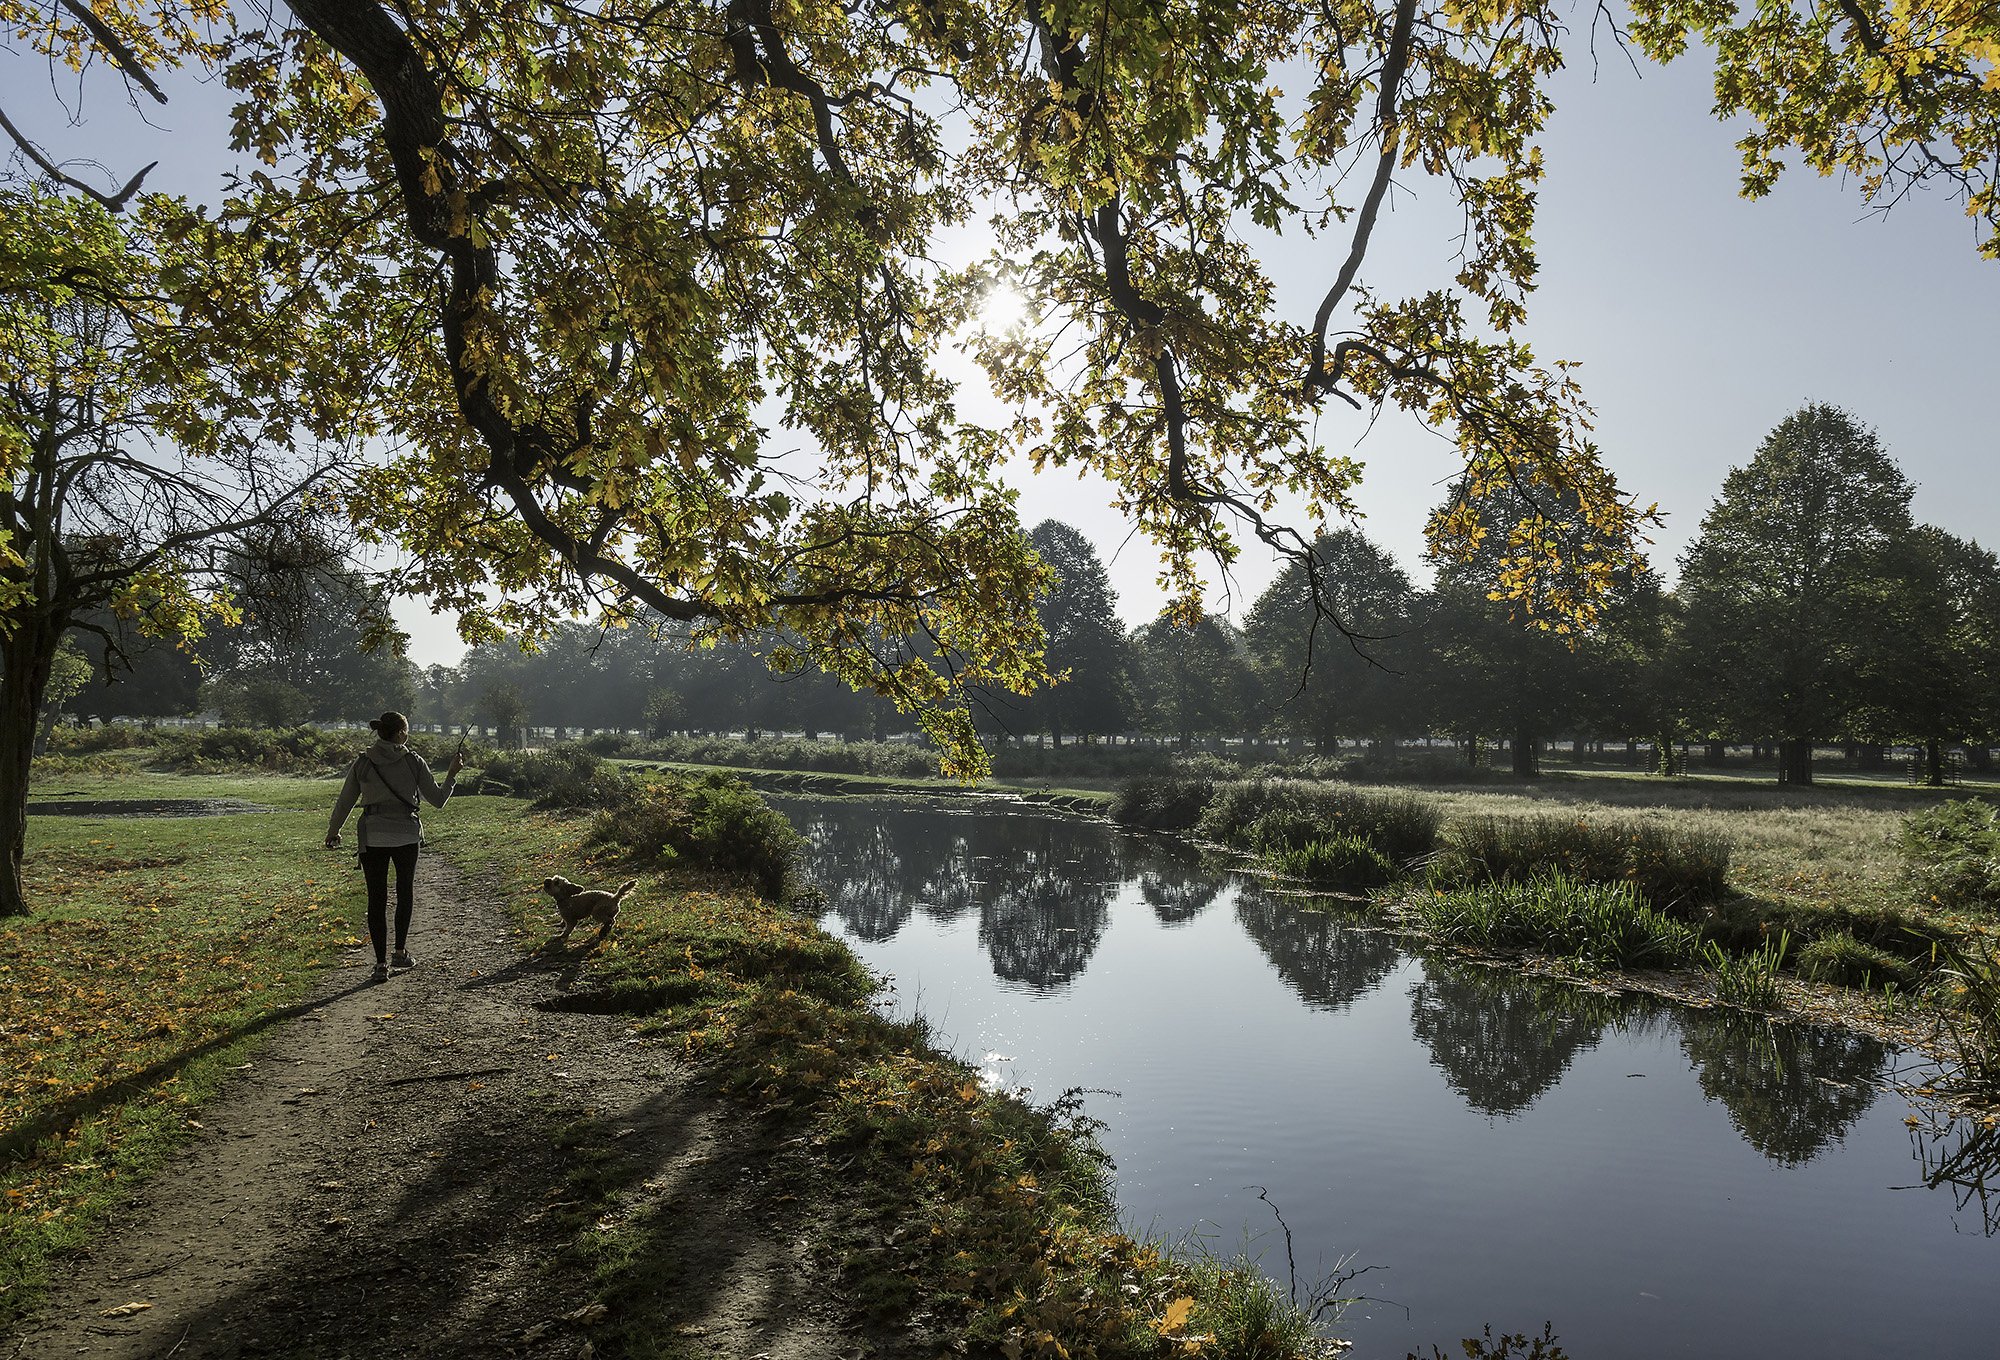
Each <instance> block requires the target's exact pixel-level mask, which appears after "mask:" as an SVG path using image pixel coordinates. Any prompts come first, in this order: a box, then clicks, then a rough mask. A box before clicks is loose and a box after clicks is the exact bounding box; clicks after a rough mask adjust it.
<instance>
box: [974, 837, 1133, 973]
mask: <svg viewBox="0 0 2000 1360" xmlns="http://www.w3.org/2000/svg"><path fill="white" fill-rule="evenodd" d="M1007 849H1008V852H1007V853H1006V854H1004V855H998V856H995V857H993V858H992V859H990V860H987V859H982V860H981V864H982V865H983V866H984V867H985V870H986V872H987V873H988V875H990V877H989V879H988V881H987V884H986V887H987V892H986V894H985V901H983V902H982V903H981V904H980V908H979V942H980V943H981V944H983V945H985V946H986V955H987V957H988V958H989V959H991V960H992V961H993V973H994V976H996V977H999V978H1003V979H1005V980H1006V981H1008V982H1019V983H1025V984H1026V985H1028V986H1029V987H1032V988H1035V989H1037V990H1045V989H1048V988H1053V987H1061V986H1063V985H1064V984H1066V983H1068V982H1070V981H1071V980H1072V979H1074V978H1076V977H1077V976H1078V975H1079V974H1081V973H1082V972H1083V970H1084V967H1085V966H1086V965H1087V964H1089V962H1090V956H1091V955H1092V954H1094V953H1096V952H1097V942H1098V940H1099V938H1100V937H1102V935H1103V934H1104V922H1105V918H1106V915H1107V909H1108V907H1109V906H1110V903H1111V898H1112V895H1113V894H1114V893H1116V892H1117V890H1118V883H1119V877H1118V873H1117V868H1118V866H1117V863H1116V861H1115V858H1107V857H1105V856H1089V857H1086V856H1085V855H1084V854H1082V853H1081V847H1079V845H1078V844H1077V838H1076V836H1075V834H1074V832H1073V831H1072V830H1071V828H1070V827H1068V826H1066V825H1064V824H1063V823H1060V822H1057V821H1054V820H1052V819H1047V818H1033V819H1025V820H1024V824H1023V826H1022V827H1021V829H1020V833H1019V834H1017V835H1016V836H1014V837H1013V838H1012V844H1011V845H1009V846H1008V848H1007ZM1107 870H1109V873H1107Z"/></svg>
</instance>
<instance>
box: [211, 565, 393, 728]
mask: <svg viewBox="0 0 2000 1360" xmlns="http://www.w3.org/2000/svg"><path fill="white" fill-rule="evenodd" d="M225 561H226V563H227V566H226V571H227V573H228V577H229V585H230V588H231V594H232V595H233V597H234V598H236V599H238V600H241V601H243V604H242V607H241V614H242V619H241V621H240V622H239V623H237V624H236V625H235V626H233V627H229V628H222V629H216V630H214V631H212V632H211V633H210V634H209V636H208V637H207V638H205V639H204V640H203V642H202V643H201V644H200V646H199V650H200V652H201V653H202V655H203V657H204V659H205V660H206V661H207V664H208V670H209V673H210V676H211V681H212V684H211V693H212V694H213V695H214V696H215V697H216V699H217V700H222V699H224V698H226V697H227V698H231V699H232V700H234V701H240V700H241V699H242V698H245V697H248V696H250V695H264V696H268V697H270V698H273V699H279V698H281V697H282V695H283V694H284V692H286V691H289V692H290V694H291V695H292V696H295V698H294V700H293V701H292V702H291V703H290V704H289V705H284V704H281V705H280V706H279V707H278V708H275V709H272V710H271V711H270V712H267V713H265V714H263V715H262V716H263V717H265V718H266V719H267V720H269V719H272V718H274V717H276V715H277V714H278V713H279V712H287V711H289V712H295V714H296V716H292V717H290V718H289V719H287V720H286V721H289V722H303V721H305V720H307V719H315V718H316V719H330V718H331V719H337V718H346V719H350V720H352V719H355V718H362V717H367V716H369V715H371V714H375V713H380V712H382V711H383V710H385V709H396V710H398V711H403V710H406V709H408V708H409V707H410V703H411V700H412V699H413V698H415V694H416V691H415V687H414V677H413V676H412V674H411V670H410V663H409V661H408V659H407V658H406V656H405V654H404V640H403V636H402V634H401V632H400V631H399V630H397V629H396V627H395V625H394V623H393V621H392V620H391V619H390V616H389V600H388V597H387V595H386V594H385V593H384V592H383V590H382V588H381V586H380V584H379V583H378V582H376V581H375V580H373V579H371V578H370V577H368V576H366V575H364V574H363V573H361V572H359V571H356V570H355V569H353V568H352V567H351V566H349V565H347V563H346V562H345V560H344V556H343V550H342V547H341V545H339V544H338V543H337V542H335V541H331V540H326V539H321V538H304V539H301V538H297V537H295V536H291V535H289V534H285V533H282V532H280V533H272V532H269V531H260V532H257V533H253V534H250V535H247V536H246V537H245V540H244V542H243V543H242V544H241V545H240V546H239V547H238V548H237V549H235V550H233V551H231V552H229V553H228V554H226V556H225ZM223 706H224V707H225V709H227V708H228V707H229V705H228V704H227V703H225V704H224V705H223Z"/></svg>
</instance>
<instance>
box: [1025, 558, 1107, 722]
mask: <svg viewBox="0 0 2000 1360" xmlns="http://www.w3.org/2000/svg"><path fill="white" fill-rule="evenodd" d="M1028 541H1029V542H1030V543H1032V544H1033V545H1034V548H1035V552H1036V554H1037V555H1039V556H1040V557H1041V559H1042V561H1044V562H1046V563H1048V565H1049V567H1050V568H1051V569H1052V570H1053V571H1054V572H1055V583H1054V584H1053V585H1051V586H1050V587H1049V589H1048V590H1046V591H1044V592H1043V593H1042V595H1041V598H1040V599H1038V600H1036V602H1035V611H1036V613H1037V615H1038V616H1039V617H1040V619H1041V623H1042V631H1043V632H1044V633H1046V634H1047V635H1048V654H1047V663H1048V669H1049V672H1050V674H1051V675H1052V676H1056V677H1059V679H1058V682H1057V683H1055V684H1052V685H1049V686H1046V687H1044V688H1042V689H1039V690H1036V691H1035V692H1034V694H1033V695H1031V696H1030V697H1029V701H1028V708H1029V711H1030V712H1031V713H1032V714H1033V715H1034V716H1035V718H1036V720H1037V721H1038V722H1039V723H1040V724H1041V728H1042V730H1043V731H1044V732H1047V733H1048V734H1049V736H1050V737H1051V738H1052V739H1053V740H1054V742H1055V744H1056V745H1058V746H1060V745H1062V741H1063V736H1064V734H1066V733H1104V732H1116V731H1119V730H1120V729H1122V728H1124V727H1125V726H1126V725H1127V724H1128V723H1129V722H1130V720H1131V715H1132V690H1131V676H1130V673H1129V672H1130V644H1129V643H1127V641H1126V639H1125V629H1124V627H1123V625H1121V624H1120V623H1119V622H1118V613H1117V600H1118V597H1117V596H1116V595H1114V594H1113V593H1112V590H1111V577H1110V574H1109V573H1107V572H1106V571H1105V570H1104V564H1103V563H1102V562H1100V561H1098V558H1097V549H1096V548H1095V547H1093V546H1092V545H1091V542H1090V540H1089V539H1087V538H1085V537H1084V536H1083V535H1082V534H1080V533H1078V532H1077V531H1076V530H1075V529H1073V528H1071V527H1070V526H1069V525H1067V524H1064V523H1063V522H1062V521H1060V520H1053V519H1049V520H1043V521H1042V522H1041V523H1040V524H1038V525H1036V526H1035V528H1034V530H1033V532H1031V533H1030V534H1029V535H1028Z"/></svg>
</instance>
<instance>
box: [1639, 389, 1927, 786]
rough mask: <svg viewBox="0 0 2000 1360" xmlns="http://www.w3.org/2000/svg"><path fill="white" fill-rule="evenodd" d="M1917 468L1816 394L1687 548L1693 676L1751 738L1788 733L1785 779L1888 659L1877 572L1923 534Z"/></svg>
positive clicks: (1769, 442)
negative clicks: (1881, 651)
mask: <svg viewBox="0 0 2000 1360" xmlns="http://www.w3.org/2000/svg"><path fill="white" fill-rule="evenodd" d="M1911 491H1912V488H1911V486H1910V483H1909V481H1908V479H1907V478H1905V477H1904V476H1903V474H1902V472H1901V471H1900V470H1899V469H1898V468H1897V467H1896V465H1895V463H1894V462H1893V461H1892V460H1891V459H1890V457H1889V455H1888V453H1887V452H1886V451H1885V450H1884V449H1883V447H1882V442H1881V440H1880V439H1878V438H1877V437H1876V436H1875V434H1874V432H1873V431H1871V430H1868V429H1865V428H1863V427H1862V426H1861V424H1860V423H1859V422H1858V421H1856V420H1855V418H1854V417H1853V416H1851V415H1849V414H1848V413H1847V412H1846V411H1843V410H1841V409H1839V408H1838V407H1835V406H1827V405H1819V404H1815V405H1808V406H1803V407H1801V408H1800V409H1799V410H1797V411H1795V412H1793V413H1792V414H1791V415H1789V416H1787V417H1786V418H1785V419H1784V420H1783V421H1781V422H1780V423H1779V424H1778V426H1777V428H1776V429H1774V430H1772V431H1771V433H1770V434H1769V435H1768V436H1766V437H1765V439H1764V443H1763V444H1762V446H1761V447H1760V448H1759V449H1758V450H1757V455H1756V457H1754V458H1752V459H1751V460H1750V462H1749V463H1748V464H1746V465H1745V466H1743V467H1740V468H1736V469H1734V470H1732V471H1731V472H1730V474H1729V476H1728V477H1727V478H1726V479H1725V480H1724V481H1723V484H1722V493H1721V494H1720V495H1719V496H1718V497H1717V498H1716V501H1715V504H1714V505H1713V506H1711V507H1710V508H1709V511H1708V514H1707V515H1706V516H1705V517H1704V518H1703V519H1702V522H1701V532H1700V533H1699V534H1698V535H1697V536H1696V538H1695V540H1694V542H1693V543H1692V544H1690V545H1689V547H1688V550H1687V552H1686V554H1685V555H1684V556H1683V557H1682V558H1681V581H1680V591H1679V593H1680V597H1681V600H1682V602H1683V604H1684V607H1685V609H1686V617H1687V637H1688V640H1689V643H1690V646H1689V648H1688V649H1687V653H1686V655H1687V657H1688V664H1689V665H1690V667H1691V674H1690V680H1691V683H1692V684H1693V686H1694V687H1695V688H1696V689H1698V690H1699V691H1701V692H1703V693H1705V694H1707V695H1708V696H1710V700H1711V702H1713V703H1714V704H1715V705H1716V707H1717V709H1718V711H1719V712H1720V713H1721V715H1722V716H1723V718H1724V720H1725V721H1726V722H1728V723H1729V725H1730V726H1731V727H1733V728H1734V730H1735V732H1736V734H1737V735H1739V736H1746V737H1771V738H1776V739H1777V740H1778V742H1779V747H1780V760H1779V765H1780V768H1779V778H1780V779H1781V780H1785V781H1787V782H1790V783H1796V784H1809V783H1811V782H1812V746H1813V742H1814V741H1815V740H1817V739H1823V738H1827V737H1832V736H1835V735H1838V734H1839V733H1841V732H1843V731H1845V730H1847V728H1848V726H1849V723H1850V720H1851V719H1852V718H1853V717H1854V715H1855V712H1856V709H1857V707H1858V706H1859V704H1860V703H1861V701H1862V696H1863V692H1864V690H1863V684H1862V678H1863V676H1864V675H1865V674H1867V673H1869V672H1870V671H1874V670H1878V669H1879V667H1880V665H1881V659H1880V658H1879V656H1877V655H1876V654H1875V652H1876V649H1878V648H1879V646H1880V645H1881V638H1882V634H1881V632H1880V630H1878V629H1876V628H1873V627H1870V626H1867V622H1868V619H1869V618H1870V616H1871V612H1872V611H1873V610H1874V609H1875V608H1876V606H1877V604H1878V603H1879V602H1878V599H1877V583H1878V582H1879V580H1880V578H1881V575H1882V573H1883V572H1884V571H1885V570H1888V569H1890V559H1891V556H1892V553H1893V550H1894V549H1895V548H1896V545H1897V544H1899V543H1900V542H1901V541H1902V540H1904V539H1905V538H1906V537H1907V536H1908V535H1909V534H1910V532H1911V523H1910V495H1911Z"/></svg>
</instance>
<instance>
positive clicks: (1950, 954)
mask: <svg viewBox="0 0 2000 1360" xmlns="http://www.w3.org/2000/svg"><path fill="white" fill-rule="evenodd" d="M1938 955H1939V963H1940V967H1939V969H1938V981H1939V982H1940V983H1942V984H1943V1000H1944V1005H1943V1007H1942V1009H1941V1011H1940V1023H1941V1025H1942V1027H1943V1029H1944V1033H1945V1037H1946V1039H1947V1040H1948V1041H1949V1043H1950V1045H1951V1048H1952V1051H1953V1055H1954V1057H1955V1058H1956V1060H1957V1063H1958V1067H1959V1073H1960V1082H1961V1084H1963V1085H1964V1086H1966V1087H1968V1088H1969V1089H1970V1090H1971V1091H1973V1092H1974V1093H1976V1094H1978V1095H1979V1096H1981V1097H1982V1098H1984V1099H1987V1100H1995V1099H2000V945H1996V943H1995V942H1994V941H1992V940H1990V939H1987V940H1979V941H1976V942H1969V943H1966V944H1963V945H1961V944H1956V943H1953V942H1951V941H1943V942H1940V944H1939V945H1938Z"/></svg>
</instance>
